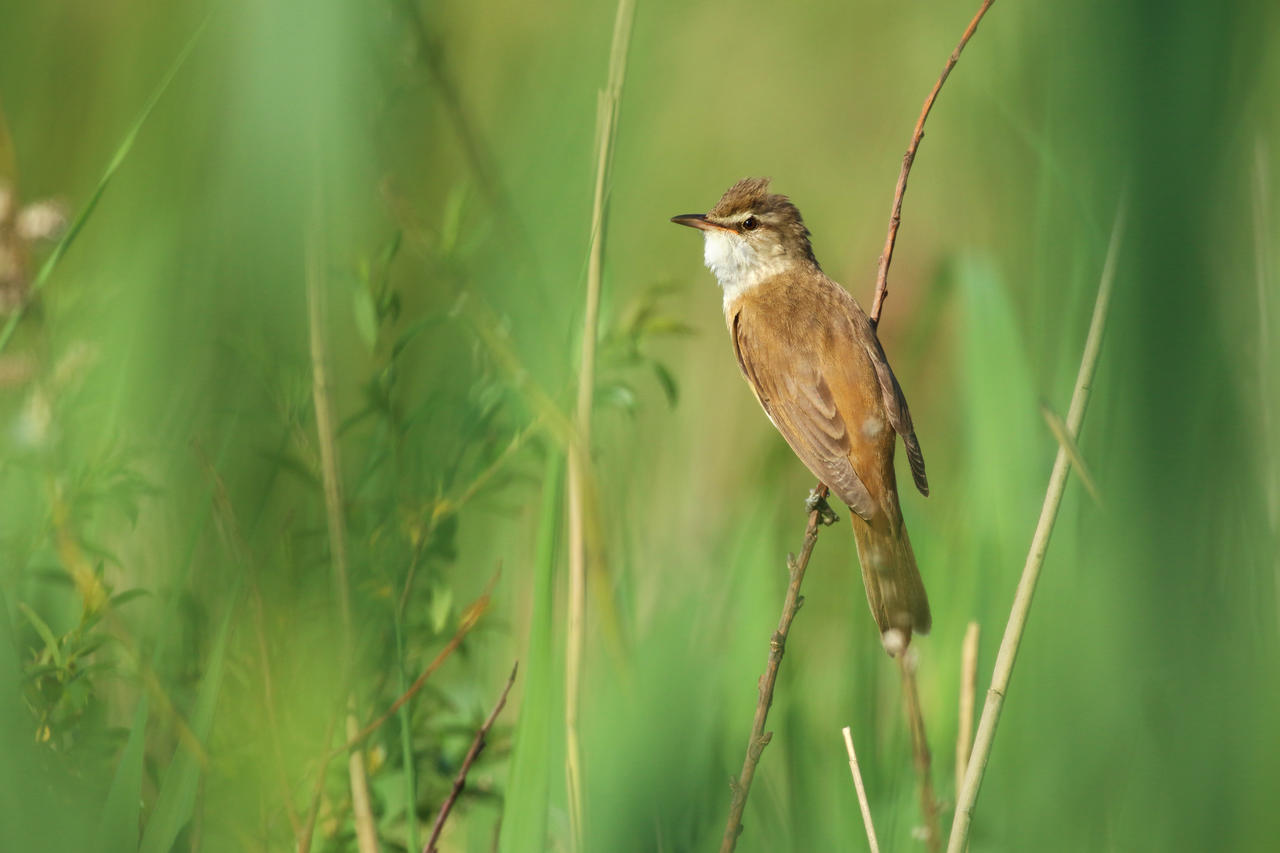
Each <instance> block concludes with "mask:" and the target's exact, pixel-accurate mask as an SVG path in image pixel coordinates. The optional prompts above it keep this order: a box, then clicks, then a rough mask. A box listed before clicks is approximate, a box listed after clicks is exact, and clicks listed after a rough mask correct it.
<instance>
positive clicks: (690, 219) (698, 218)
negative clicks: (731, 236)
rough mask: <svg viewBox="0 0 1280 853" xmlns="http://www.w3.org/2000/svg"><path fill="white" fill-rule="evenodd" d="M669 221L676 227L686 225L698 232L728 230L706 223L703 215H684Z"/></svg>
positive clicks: (705, 217)
mask: <svg viewBox="0 0 1280 853" xmlns="http://www.w3.org/2000/svg"><path fill="white" fill-rule="evenodd" d="M671 221H672V222H674V223H675V224H677V225H688V226H689V227H690V228H697V229H699V230H700V231H711V230H712V229H719V230H721V231H727V230H729V229H727V228H725V227H723V226H721V225H716V224H715V223H714V222H708V221H707V215H706V214H705V213H685V214H681V215H680V216H673V217H671Z"/></svg>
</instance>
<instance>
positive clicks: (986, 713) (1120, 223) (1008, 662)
mask: <svg viewBox="0 0 1280 853" xmlns="http://www.w3.org/2000/svg"><path fill="white" fill-rule="evenodd" d="M1123 229H1124V202H1123V201H1122V202H1121V203H1120V209H1119V210H1118V211H1117V212H1116V221H1115V225H1114V227H1113V228H1112V230H1111V245H1110V246H1109V247H1108V248H1107V259H1106V262H1105V263H1104V264H1103V267H1102V278H1101V281H1100V282H1099V284H1098V296H1097V299H1096V300H1095V301H1094V305H1093V320H1092V321H1091V322H1090V324H1089V336H1088V338H1087V339H1086V340H1085V345H1084V355H1083V356H1082V357H1081V359H1080V371H1079V373H1077V374H1076V387H1075V391H1074V392H1073V393H1072V395H1071V408H1070V410H1069V411H1068V412H1067V431H1068V434H1069V435H1070V436H1071V439H1072V441H1078V439H1079V436H1080V425H1081V424H1082V423H1083V422H1084V411H1085V407H1086V406H1087V405H1088V404H1089V393H1090V391H1092V389H1093V376H1094V373H1095V372H1096V371H1097V368H1098V354H1099V353H1100V352H1101V350H1102V334H1103V332H1104V331H1105V330H1106V326H1107V308H1108V306H1109V305H1110V303H1111V290H1112V285H1113V284H1114V282H1115V267H1116V255H1117V254H1118V252H1119V248H1120V235H1121V232H1122V231H1123ZM1070 471H1071V455H1070V454H1069V453H1067V450H1066V448H1065V447H1062V446H1059V447H1058V456H1057V459H1056V460H1054V463H1053V473H1052V474H1051V475H1050V476H1049V486H1048V489H1047V490H1046V491H1045V496H1044V505H1043V507H1041V509H1040V521H1039V523H1037V524H1036V532H1035V535H1034V536H1033V537H1032V539H1031V549H1030V551H1028V553H1027V561H1026V564H1025V565H1024V566H1023V568H1022V578H1021V579H1020V580H1019V581H1018V591H1017V593H1016V594H1015V595H1014V599H1013V610H1012V612H1011V613H1010V614H1009V622H1008V624H1007V625H1006V626H1005V630H1004V638H1003V639H1002V640H1001V641H1000V651H999V653H998V654H997V655H996V665H995V671H994V672H993V673H992V676H991V687H990V688H989V689H988V690H987V701H986V704H985V705H984V706H983V708H982V718H981V719H980V720H979V721H978V734H977V737H976V738H975V740H974V744H973V755H972V756H971V757H970V759H969V767H968V770H967V771H966V773H965V776H964V785H963V787H961V789H960V791H959V793H958V794H957V797H956V814H955V820H954V821H953V822H952V824H951V840H950V842H949V843H948V845H947V850H948V853H960V851H962V850H964V847H965V843H966V841H967V840H968V838H969V825H970V823H971V821H972V820H973V804H974V802H975V801H976V800H977V799H978V790H979V789H980V788H981V787H982V776H983V774H984V773H985V772H986V769H987V761H988V759H989V758H990V757H991V744H992V741H993V740H994V739H995V734H996V726H997V725H998V724H999V722H1000V711H1001V709H1002V708H1003V707H1004V697H1005V692H1006V691H1007V690H1008V689H1009V677H1010V676H1011V675H1012V673H1013V664H1014V662H1015V661H1016V660H1017V657H1018V648H1019V646H1020V645H1021V643H1022V632H1023V631H1024V630H1025V628H1026V624H1027V614H1028V612H1029V611H1030V609H1031V600H1032V598H1033V597H1034V596H1035V592H1036V582H1037V581H1038V580H1039V579H1040V568H1041V566H1043V565H1044V557H1045V552H1046V551H1048V548H1049V537H1050V536H1051V535H1052V534H1053V525H1054V521H1055V520H1056V519H1057V516H1058V507H1059V506H1060V505H1061V503H1062V493H1063V490H1064V489H1065V488H1066V485H1067V474H1069V473H1070Z"/></svg>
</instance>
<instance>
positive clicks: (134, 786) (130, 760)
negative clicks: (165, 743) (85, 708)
mask: <svg viewBox="0 0 1280 853" xmlns="http://www.w3.org/2000/svg"><path fill="white" fill-rule="evenodd" d="M149 716H150V705H149V703H148V699H147V694H146V693H145V692H144V693H142V695H141V696H139V698H138V709H137V710H136V711H134V713H133V725H132V726H131V727H130V729H129V740H128V741H126V742H125V745H124V752H122V753H121V754H120V763H119V765H117V766H116V773H115V776H114V777H113V778H112V780H111V789H110V790H109V791H108V792H107V802H106V804H105V805H104V806H103V807H102V818H101V819H100V820H99V822H98V832H97V835H96V838H95V843H96V844H99V845H101V847H100V849H101V850H103V851H119V853H132V851H134V850H137V849H138V819H139V816H140V814H141V811H142V760H143V757H144V755H145V753H146V746H147V719H148V717H149Z"/></svg>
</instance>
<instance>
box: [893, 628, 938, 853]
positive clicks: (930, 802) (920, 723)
mask: <svg viewBox="0 0 1280 853" xmlns="http://www.w3.org/2000/svg"><path fill="white" fill-rule="evenodd" d="M917 663H918V658H917V657H916V653H915V650H914V649H907V650H906V652H904V653H903V654H901V655H899V656H898V667H899V669H901V670H902V704H903V708H904V710H905V711H906V713H907V724H908V726H909V728H910V729H911V754H912V757H913V759H914V763H915V768H916V781H917V782H918V783H919V786H920V813H921V815H922V816H923V817H924V830H925V843H926V844H927V845H928V847H929V851H930V853H937V851H940V850H941V849H942V826H941V824H940V823H939V821H938V798H937V797H936V796H934V793H933V770H932V768H933V756H932V755H931V754H930V753H929V738H928V735H926V734H925V728H924V714H923V713H922V712H921V710H920V691H919V689H918V688H917V685H916V665H917Z"/></svg>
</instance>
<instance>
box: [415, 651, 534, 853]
mask: <svg viewBox="0 0 1280 853" xmlns="http://www.w3.org/2000/svg"><path fill="white" fill-rule="evenodd" d="M519 668H520V662H519V661H517V662H516V663H515V664H513V665H512V667H511V675H510V676H509V677H508V678H507V686H506V687H504V688H502V695H501V696H499V697H498V704H497V705H494V706H493V710H492V711H490V712H489V716H488V718H487V719H485V721H484V725H482V726H480V731H478V732H476V739H475V740H473V741H472V742H471V748H470V749H468V750H467V757H466V758H464V759H463V760H462V767H460V768H459V769H458V775H457V777H456V778H454V780H453V790H451V791H450V792H449V798H448V799H446V800H445V801H444V805H442V806H441V807H440V813H439V814H437V815H436V822H435V825H434V826H433V827H431V837H430V838H428V839H427V846H426V847H424V848H423V853H435V850H436V841H438V840H439V839H440V830H442V829H444V822H445V820H446V819H447V818H448V817H449V812H450V811H451V810H452V809H453V804H454V803H456V802H457V801H458V795H459V794H461V793H462V789H463V787H464V786H465V785H466V783H467V771H469V770H470V769H471V765H472V764H473V763H475V760H476V757H477V756H479V755H480V750H482V749H484V739H485V737H486V736H487V735H488V734H489V729H491V728H493V723H494V721H495V720H497V719H498V714H499V713H500V712H501V711H502V707H503V706H504V705H506V704H507V694H508V693H510V692H511V685H513V684H515V683H516V670H517V669H519Z"/></svg>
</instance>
